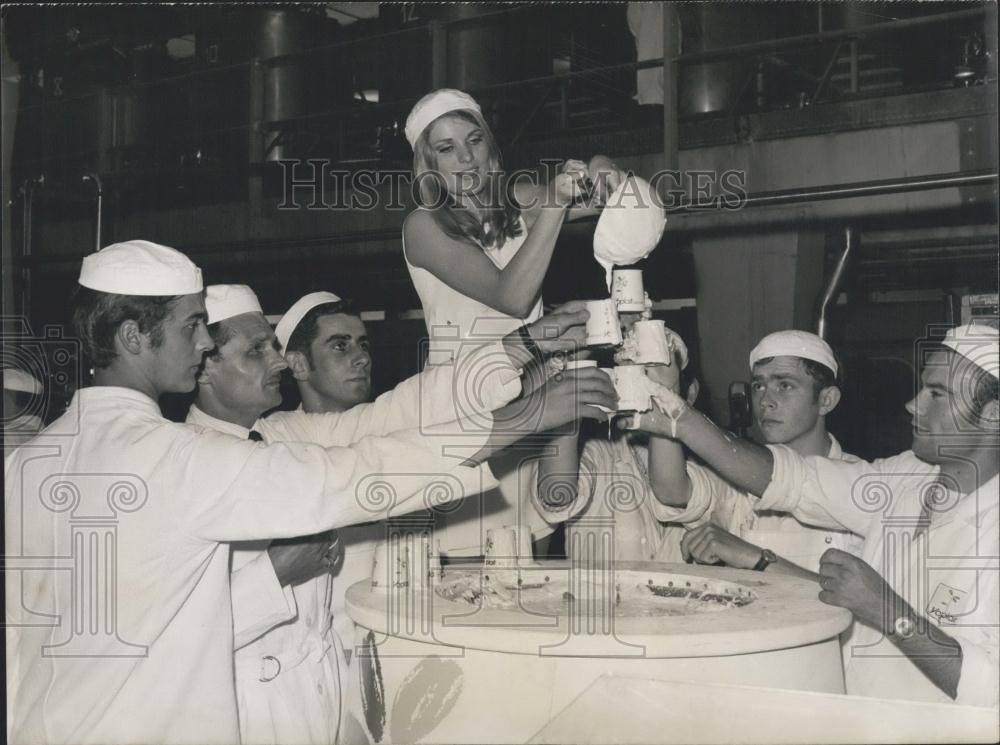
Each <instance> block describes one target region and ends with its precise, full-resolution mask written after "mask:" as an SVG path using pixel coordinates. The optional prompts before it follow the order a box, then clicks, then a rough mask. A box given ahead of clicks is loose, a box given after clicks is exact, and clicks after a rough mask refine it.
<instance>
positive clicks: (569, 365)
mask: <svg viewBox="0 0 1000 745" xmlns="http://www.w3.org/2000/svg"><path fill="white" fill-rule="evenodd" d="M584 367H597V360H566V367H564V368H563V370H580V369H582V368H584Z"/></svg>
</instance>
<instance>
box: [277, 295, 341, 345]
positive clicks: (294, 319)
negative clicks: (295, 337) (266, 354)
mask: <svg viewBox="0 0 1000 745" xmlns="http://www.w3.org/2000/svg"><path fill="white" fill-rule="evenodd" d="M339 302H341V299H340V298H339V297H337V296H336V295H334V294H333V293H332V292H310V293H309V294H308V295H303V296H302V297H300V298H299V299H298V300H296V301H295V304H294V305H293V306H292V307H291V308H289V309H288V311H287V312H286V313H285V315H283V316H282V317H281V320H280V321H278V325H277V326H276V327H275V329H274V335H275V336H276V337H278V343H279V344H280V345H281V351H282V352H284V351H285V347H287V346H288V340H289V339H291V338H292V334H294V333H295V329H297V328H298V326H299V323H301V322H302V319H303V318H305V317H306V313H308V312H309V311H311V310H312V309H313V308H315V307H316V306H317V305H325V304H326V303H339Z"/></svg>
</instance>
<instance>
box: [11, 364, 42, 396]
mask: <svg viewBox="0 0 1000 745" xmlns="http://www.w3.org/2000/svg"><path fill="white" fill-rule="evenodd" d="M3 388H4V390H5V391H18V392H19V393H41V392H42V384H41V383H39V382H38V380H37V379H36V378H35V377H34V376H33V375H29V374H28V373H26V372H25V371H24V370H19V369H18V368H16V367H5V368H4V369H3Z"/></svg>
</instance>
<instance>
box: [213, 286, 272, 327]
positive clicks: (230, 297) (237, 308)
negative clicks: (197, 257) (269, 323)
mask: <svg viewBox="0 0 1000 745" xmlns="http://www.w3.org/2000/svg"><path fill="white" fill-rule="evenodd" d="M205 310H206V311H208V322H209V323H218V322H219V321H225V320H226V319H227V318H232V317H233V316H239V315H242V314H244V313H261V314H262V313H263V312H264V309H263V308H261V307H260V301H259V300H257V296H256V295H255V294H254V291H253V290H251V289H250V288H249V287H247V286H246V285H209V286H208V287H206V288H205Z"/></svg>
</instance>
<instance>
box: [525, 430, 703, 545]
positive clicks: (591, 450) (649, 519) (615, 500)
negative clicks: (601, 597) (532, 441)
mask: <svg viewBox="0 0 1000 745" xmlns="http://www.w3.org/2000/svg"><path fill="white" fill-rule="evenodd" d="M630 440H631V438H630V435H629V434H626V435H624V436H619V437H616V438H614V439H613V440H610V441H608V440H600V439H596V438H595V439H591V440H588V441H587V443H586V445H584V448H583V452H582V453H581V455H580V471H579V476H578V478H577V492H576V498H575V499H574V500H573V501H572V502H571V503H570V504H568V505H566V506H565V507H563V508H562V509H556V510H554V509H551V508H549V507H547V506H546V505H545V504H544V503H543V502H542V501H541V500H540V499H539V498H538V491H537V489H532V490H531V499H532V502H533V504H534V507H535V509H536V510H537V511H538V513H539V514H540V515H541V516H542V517H544V518H545V519H546V520H547V521H549V522H550V523H558V522H562V521H569V523H568V527H569V528H570V530H569V532H568V533H567V545H566V552H567V554H568V555H570V556H573V555H574V553H575V552H576V547H575V546H574V544H575V543H577V542H581V539H576V538H574V535H573V534H574V532H577V533H579V532H581V531H582V532H584V533H589V532H600V531H601V530H603V529H605V528H603V526H602V525H601V524H600V523H602V522H606V521H607V520H610V521H611V522H612V523H613V525H614V547H615V559H617V560H618V561H672V562H681V561H684V558H683V556H682V555H681V539H682V538H683V537H684V533H685V530H684V528H682V527H680V526H678V525H663V524H662V523H661V522H660V521H659V520H657V518H656V513H655V511H654V505H656V504H657V499H656V496H655V495H654V494H653V490H652V488H651V487H650V485H649V476H648V468H649V448H648V447H647V446H646V445H645V444H643V443H641V442H633V441H630ZM536 467H537V464H536ZM590 518H598V519H599V520H598V521H597V522H595V523H594V525H593V526H590V525H589V524H588V519H590ZM601 518H603V520H600V519H601ZM581 538H582V536H581ZM597 545H600V542H598V544H597ZM580 558H582V557H580Z"/></svg>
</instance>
